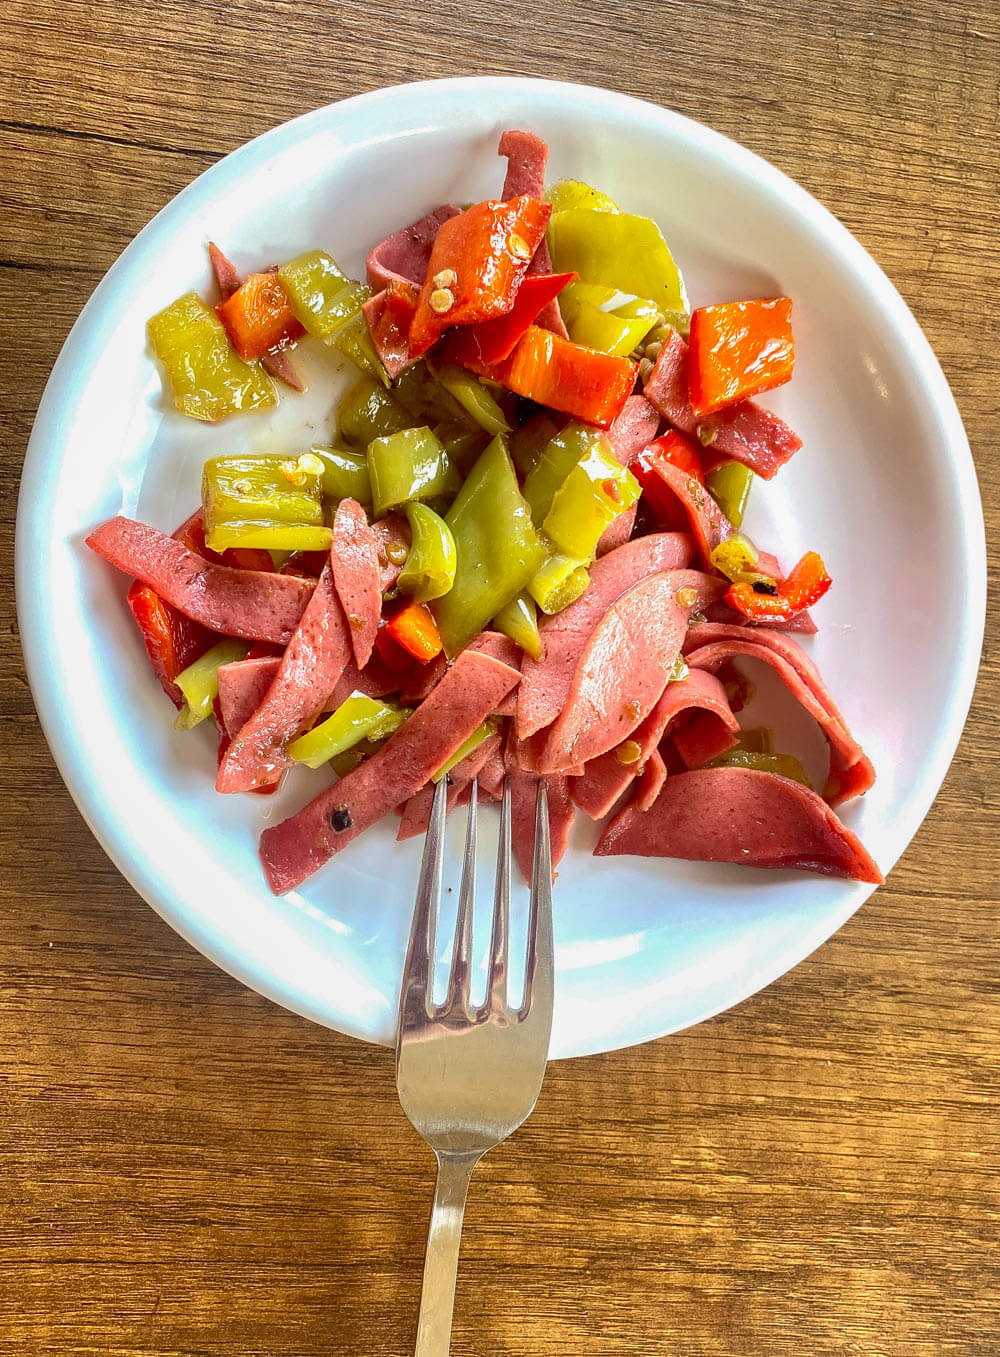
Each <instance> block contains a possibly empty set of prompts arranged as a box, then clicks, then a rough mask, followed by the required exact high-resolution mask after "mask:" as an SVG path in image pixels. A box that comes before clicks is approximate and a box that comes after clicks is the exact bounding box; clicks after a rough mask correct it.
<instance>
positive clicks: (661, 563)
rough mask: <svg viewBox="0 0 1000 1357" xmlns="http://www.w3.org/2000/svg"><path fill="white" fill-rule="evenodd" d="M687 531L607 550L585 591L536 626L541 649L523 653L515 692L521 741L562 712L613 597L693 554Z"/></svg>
mask: <svg viewBox="0 0 1000 1357" xmlns="http://www.w3.org/2000/svg"><path fill="white" fill-rule="evenodd" d="M693 554H694V553H693V544H692V542H691V538H690V537H689V536H688V535H687V534H686V533H669V532H663V533H652V534H650V536H648V537H640V538H637V539H636V540H635V541H634V542H626V543H625V544H624V545H623V546H620V547H618V548H616V549H615V550H614V551H609V552H608V554H607V555H606V556H602V557H601V558H600V560H598V561H595V562H594V564H593V565H592V566H591V569H590V584H589V585H588V587H587V589H586V592H585V593H583V594H581V596H580V597H579V598H578V599H577V600H576V602H575V603H571V604H570V606H569V607H568V608H565V609H564V610H563V611H562V612H561V613H556V615H555V616H554V617H548V618H545V619H544V621H542V622H541V623H540V625H539V629H538V630H539V635H540V637H541V643H542V654H541V658H540V659H538V660H533V659H531V657H530V656H528V655H526V656H525V657H524V659H523V661H522V662H521V673H522V676H523V677H522V681H521V686H520V688H519V689H518V695H517V734H518V737H519V738H520V739H522V740H524V739H527V738H528V737H529V736H531V735H534V734H535V732H536V731H539V730H542V729H543V728H544V727H546V726H548V725H550V724H551V723H552V722H553V721H554V720H555V719H556V717H557V716H558V715H559V713H560V712H561V711H562V709H563V707H564V706H565V704H566V701H567V699H568V697H569V693H570V688H571V687H572V685H573V675H574V674H575V673H576V667H577V663H578V661H579V658H580V656H581V655H582V654H583V651H584V649H585V647H586V645H587V642H588V640H589V639H590V637H591V634H592V633H593V631H594V628H595V627H596V626H597V624H598V623H599V622H600V620H601V618H602V617H603V616H604V615H605V613H606V612H607V611H608V609H609V608H610V607H611V605H612V604H613V603H614V601H615V599H617V598H619V597H620V596H621V595H622V594H623V593H625V591H626V590H627V589H630V588H631V587H632V586H633V585H634V584H637V583H638V582H639V581H640V580H642V579H646V578H647V577H648V576H650V575H654V574H656V573H657V571H661V570H675V569H679V568H681V567H683V566H686V565H687V564H688V563H689V562H690V561H691V559H692V556H693Z"/></svg>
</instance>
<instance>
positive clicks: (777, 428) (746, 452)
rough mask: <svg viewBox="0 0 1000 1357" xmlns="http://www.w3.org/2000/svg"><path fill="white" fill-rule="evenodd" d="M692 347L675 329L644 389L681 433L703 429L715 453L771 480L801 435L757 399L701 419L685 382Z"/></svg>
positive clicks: (661, 412)
mask: <svg viewBox="0 0 1000 1357" xmlns="http://www.w3.org/2000/svg"><path fill="white" fill-rule="evenodd" d="M687 364H688V346H687V344H686V343H685V342H684V340H683V339H682V338H681V336H680V335H679V334H678V333H677V331H676V330H674V331H672V332H671V335H670V338H669V339H668V340H667V341H666V343H665V344H664V345H663V348H662V349H661V350H660V352H659V356H658V357H657V360H656V366H655V367H654V368H653V371H652V372H651V373H650V376H649V381H648V382H647V383H646V386H645V388H644V391H645V395H646V397H647V399H648V400H650V401H652V403H653V404H654V405H655V406H656V408H657V410H659V412H660V414H661V415H663V416H664V418H665V419H668V420H669V421H670V423H671V424H672V425H673V426H674V428H675V429H680V431H681V433H686V434H690V435H692V436H693V437H697V436H698V429H699V427H700V428H701V430H702V434H703V435H704V434H705V432H706V430H708V431H710V432H711V433H712V435H713V438H712V442H711V448H712V451H713V452H714V453H719V454H721V455H722V456H725V457H733V458H735V460H736V461H737V462H743V463H744V465H745V466H748V467H750V469H751V471H755V472H756V473H757V475H758V476H762V477H763V478H764V480H766V481H769V480H770V479H771V477H772V476H773V475H775V473H776V472H777V471H779V470H780V468H781V467H783V466H784V464H785V463H786V462H787V461H788V459H789V458H790V457H791V456H792V455H793V454H794V453H796V452H798V450H799V448H801V446H802V439H801V438H799V436H798V434H796V433H793V432H792V430H791V429H790V428H789V427H788V425H787V424H785V423H784V422H783V421H782V420H780V419H779V418H778V416H777V415H776V414H773V413H772V412H771V411H770V410H765V409H764V407H763V406H762V405H758V404H757V403H756V401H752V400H744V401H739V402H738V403H737V404H736V405H730V406H729V407H728V409H725V410H719V411H718V412H717V413H716V414H714V415H704V416H702V417H701V418H700V419H699V417H698V416H697V415H696V414H695V413H694V411H693V410H692V409H691V404H690V402H689V400H688V383H687Z"/></svg>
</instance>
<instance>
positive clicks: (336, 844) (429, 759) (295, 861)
mask: <svg viewBox="0 0 1000 1357" xmlns="http://www.w3.org/2000/svg"><path fill="white" fill-rule="evenodd" d="M519 678H520V675H519V674H518V673H517V671H516V670H514V669H511V668H510V667H509V666H508V665H506V664H502V663H501V662H500V661H499V660H495V659H493V658H492V656H490V655H483V654H478V653H476V652H475V651H471V652H470V651H463V652H462V654H461V655H459V657H458V659H457V660H456V661H455V663H454V664H453V665H452V666H451V668H450V669H449V670H448V672H447V674H446V675H445V676H444V678H443V679H442V680H441V682H440V683H439V684H438V685H437V687H436V688H435V689H434V691H433V692H432V693H431V694H430V695H429V696H428V697H427V698H426V699H425V701H424V702H422V703H421V704H420V706H419V707H418V708H417V709H416V711H414V713H413V715H412V716H410V717H409V718H408V719H407V721H406V723H405V724H404V725H402V726H400V728H399V730H397V731H396V733H395V735H392V736H391V737H390V738H389V739H388V740H387V741H386V743H385V744H384V745H383V746H382V747H381V749H379V750H377V751H376V753H374V754H373V755H372V756H371V758H370V759H366V760H365V762H364V763H362V764H359V766H358V767H357V768H355V769H354V771H353V772H351V773H348V774H347V776H346V777H344V778H341V780H340V781H339V782H337V783H335V784H334V785H333V786H332V787H329V788H328V789H327V790H326V791H324V792H321V793H320V795H319V796H317V797H315V798H314V799H313V800H312V801H310V802H309V803H308V805H306V806H304V807H303V808H302V809H301V810H300V811H299V812H298V813H297V814H295V815H292V816H291V817H290V818H289V819H287V820H284V821H283V822H282V823H281V824H278V825H274V826H273V827H272V828H270V829H266V830H265V831H264V833H263V834H262V835H261V840H260V855H261V861H262V863H263V865H264V872H265V874H266V876H267V880H268V883H269V885H270V887H271V889H272V891H274V893H275V895H283V894H284V893H285V892H286V891H290V890H292V889H294V887H296V886H298V885H301V883H302V882H303V881H305V880H306V879H307V878H308V877H310V876H311V875H312V874H313V872H315V871H317V870H318V869H319V868H320V867H322V866H323V864H324V863H325V862H327V861H329V859H330V858H331V857H333V856H334V854H335V853H339V852H340V851H341V850H342V849H343V848H345V847H346V846H347V845H348V844H349V843H351V842H352V841H353V840H354V839H355V838H357V836H358V835H359V834H361V833H363V832H364V831H365V830H366V829H368V828H370V827H371V826H372V825H373V824H375V823H376V822H377V821H378V820H381V818H382V816H383V815H386V814H387V813H388V812H389V811H390V810H392V809H393V807H394V806H398V805H400V804H402V803H403V802H404V801H408V800H409V798H410V797H411V796H412V795H413V794H414V792H417V791H419V790H420V788H421V787H422V786H423V785H424V783H425V782H427V781H428V779H429V778H430V777H432V776H433V774H434V773H435V772H436V771H437V770H438V768H440V767H441V765H442V764H443V763H445V762H446V761H447V760H448V759H449V758H450V757H451V755H452V754H454V752H455V750H456V749H458V748H459V746H460V745H461V744H462V743H463V741H465V740H467V739H468V737H469V736H470V735H471V734H472V732H473V731H474V730H475V729H476V727H477V726H479V725H481V724H482V722H483V721H485V719H486V717H487V716H489V714H490V713H491V712H492V711H494V710H495V708H496V706H497V704H498V703H499V702H500V701H501V699H502V698H503V697H504V696H505V695H506V694H507V693H509V692H510V690H511V688H513V687H514V685H515V684H516V683H517V682H518V679H519Z"/></svg>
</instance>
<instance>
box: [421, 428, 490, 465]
mask: <svg viewBox="0 0 1000 1357" xmlns="http://www.w3.org/2000/svg"><path fill="white" fill-rule="evenodd" d="M434 433H435V434H436V436H437V438H438V440H439V442H440V443H441V446H442V447H443V448H444V450H445V452H446V453H447V454H448V460H449V462H451V463H452V465H453V466H457V467H458V469H459V471H460V472H461V473H462V475H463V476H464V475H465V474H466V472H467V471H468V470H469V468H470V467H471V466H472V464H473V463H474V462H475V461H476V459H477V457H478V456H479V455H480V453H481V452H483V450H484V449H485V447H486V444H487V443H488V442H489V441H490V440H489V435H488V434H486V433H484V432H483V430H482V429H480V428H478V427H476V428H470V427H469V426H468V425H467V424H457V423H455V422H453V421H451V420H445V421H444V422H443V423H441V424H437V425H435V426H434Z"/></svg>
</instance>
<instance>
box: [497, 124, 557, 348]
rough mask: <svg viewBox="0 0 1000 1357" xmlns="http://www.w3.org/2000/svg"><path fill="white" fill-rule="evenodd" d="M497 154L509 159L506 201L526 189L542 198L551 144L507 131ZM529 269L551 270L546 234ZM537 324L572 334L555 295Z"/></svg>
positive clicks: (533, 196) (505, 181)
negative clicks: (567, 329) (568, 331)
mask: <svg viewBox="0 0 1000 1357" xmlns="http://www.w3.org/2000/svg"><path fill="white" fill-rule="evenodd" d="M497 154H498V155H501V156H505V157H506V159H507V177H506V178H505V179H504V181H503V190H502V191H501V194H500V197H501V198H502V199H503V200H504V202H505V203H506V202H509V201H510V200H511V198H519V197H520V196H521V195H522V194H523V193H527V194H530V196H531V197H532V198H541V196H542V194H543V193H544V192H545V165H546V162H547V161H548V158H549V148H548V146H547V145H546V144H545V142H544V141H542V139H541V137H537V136H535V134H534V132H518V131H513V130H511V131H508V132H504V133H503V135H502V136H501V138H500V145H499V147H498V149H497ZM528 272H529V273H551V272H552V256H551V255H550V254H549V247H548V245H547V244H546V242H545V238H544V236H543V237H542V242H541V244H540V245H539V247H538V249H537V250H536V251H535V253H534V255H533V257H532V260H531V263H530V264H529V265H528ZM535 324H536V325H541V326H542V328H543V329H545V330H552V331H553V332H554V333H555V334H557V335H561V336H562V338H563V339H567V338H568V337H569V336H568V334H567V331H566V325H565V322H564V321H563V318H562V312H561V311H560V310H559V301H558V298H555V297H554V298H553V299H552V301H550V302H549V303H548V304H547V305H546V306H545V307H543V308H542V311H541V312H540V314H539V316H538V318H537V320H536V322H535Z"/></svg>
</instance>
